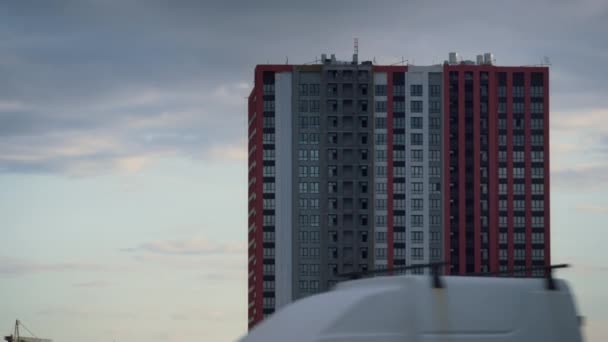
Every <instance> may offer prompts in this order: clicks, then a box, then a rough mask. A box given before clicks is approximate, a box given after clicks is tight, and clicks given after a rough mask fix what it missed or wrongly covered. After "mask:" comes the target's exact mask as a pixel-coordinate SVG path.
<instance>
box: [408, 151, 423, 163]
mask: <svg viewBox="0 0 608 342" xmlns="http://www.w3.org/2000/svg"><path fill="white" fill-rule="evenodd" d="M411 151H412V152H411V154H412V161H413V162H422V150H411Z"/></svg>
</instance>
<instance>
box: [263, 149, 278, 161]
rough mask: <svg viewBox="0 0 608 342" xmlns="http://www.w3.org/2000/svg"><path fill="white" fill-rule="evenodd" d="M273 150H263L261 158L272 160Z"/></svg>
mask: <svg viewBox="0 0 608 342" xmlns="http://www.w3.org/2000/svg"><path fill="white" fill-rule="evenodd" d="M274 156H275V154H274V150H264V152H263V153H262V158H263V159H264V160H274Z"/></svg>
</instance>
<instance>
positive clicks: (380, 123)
mask: <svg viewBox="0 0 608 342" xmlns="http://www.w3.org/2000/svg"><path fill="white" fill-rule="evenodd" d="M374 128H376V129H386V118H376V126H375V127H374Z"/></svg>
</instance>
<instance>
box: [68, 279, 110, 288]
mask: <svg viewBox="0 0 608 342" xmlns="http://www.w3.org/2000/svg"><path fill="white" fill-rule="evenodd" d="M109 285H110V283H108V282H106V281H103V280H94V281H85V282H82V283H75V284H73V286H74V287H78V288H102V287H108V286H109Z"/></svg>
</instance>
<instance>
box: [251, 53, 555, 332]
mask: <svg viewBox="0 0 608 342" xmlns="http://www.w3.org/2000/svg"><path fill="white" fill-rule="evenodd" d="M356 57H357V56H356V55H355V56H354V58H353V61H352V62H340V61H336V60H335V58H334V57H333V55H332V56H331V58H326V57H325V56H323V58H322V61H321V63H319V64H312V65H258V66H257V67H256V69H255V86H254V89H253V91H252V92H251V95H250V97H249V129H248V133H249V208H248V209H249V220H248V224H249V229H248V232H249V233H248V234H249V282H248V286H249V292H248V294H249V296H248V298H249V326H250V327H251V326H253V325H254V324H255V323H257V322H259V321H260V320H262V319H263V318H264V316H265V315H268V314H271V313H272V312H274V310H276V309H278V308H280V307H282V306H284V305H286V304H288V303H289V302H291V301H293V300H296V299H298V298H302V297H304V296H307V295H310V294H314V293H317V292H321V291H325V290H327V289H328V288H330V287H331V286H332V285H333V284H335V283H336V282H338V281H340V280H342V278H340V277H339V276H338V275H339V274H342V273H349V272H356V271H366V270H371V269H382V268H387V269H392V268H393V267H399V266H409V265H415V264H425V263H429V262H439V261H446V262H447V263H448V267H447V268H446V272H447V273H448V274H464V273H471V272H484V271H498V270H504V269H507V270H516V269H518V268H520V267H522V266H531V265H535V264H537V263H548V260H549V243H548V238H549V226H548V224H549V216H548V215H549V210H548V209H549V207H548V199H549V186H548V181H549V178H548V129H547V128H548V126H547V125H548V112H547V110H548V78H547V77H548V70H547V68H545V67H534V68H531V67H497V66H494V65H492V62H491V60H488V59H487V58H486V59H485V60H484V59H483V58H482V59H481V61H480V62H479V63H477V64H476V63H472V62H463V63H461V62H459V61H457V60H454V59H455V58H452V57H454V56H451V58H450V61H449V62H447V61H446V63H445V64H444V65H433V66H411V65H410V66H378V65H373V64H372V63H371V62H362V63H359V62H358V61H357V58H356ZM539 139H540V140H539ZM543 157H544V158H543ZM545 175H547V177H545ZM415 271H417V273H424V272H426V271H425V270H422V269H420V270H415ZM415 273H416V272H415Z"/></svg>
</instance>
